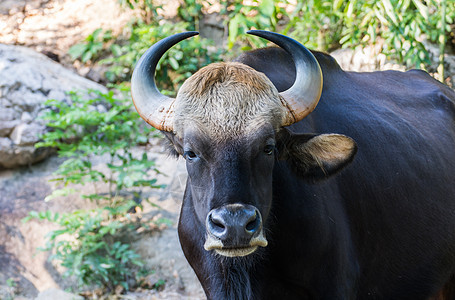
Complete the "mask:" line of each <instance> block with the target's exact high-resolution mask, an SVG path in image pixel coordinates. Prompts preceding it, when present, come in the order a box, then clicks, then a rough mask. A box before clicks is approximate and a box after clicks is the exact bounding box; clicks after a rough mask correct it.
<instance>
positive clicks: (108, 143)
mask: <svg viewBox="0 0 455 300" xmlns="http://www.w3.org/2000/svg"><path fill="white" fill-rule="evenodd" d="M69 96H70V98H71V103H66V102H61V101H56V100H48V101H47V102H46V105H48V106H50V107H51V109H50V110H49V111H48V112H47V113H46V114H45V115H44V116H43V119H45V120H46V121H47V122H48V127H50V128H52V130H51V131H49V132H47V133H45V134H44V135H43V136H42V138H43V142H40V143H38V144H37V145H36V146H37V147H55V148H57V150H58V154H59V156H61V157H66V158H68V159H67V160H66V161H65V162H64V163H63V164H62V165H60V166H59V168H58V170H57V172H56V177H55V178H54V179H53V181H54V182H57V183H60V184H62V185H63V189H60V190H56V191H55V192H54V193H53V194H52V195H51V196H49V197H48V198H47V199H48V200H49V199H51V198H53V197H55V196H62V195H66V194H68V193H71V192H72V191H73V190H72V189H70V188H68V185H69V184H72V185H74V184H87V183H90V184H93V185H94V190H95V193H94V194H89V195H84V196H85V197H87V198H90V199H111V198H112V197H114V196H115V195H117V194H119V193H120V191H122V190H126V189H130V188H136V187H144V186H148V187H158V186H156V185H155V183H156V180H155V179H147V178H149V177H150V175H149V174H148V173H149V171H150V170H154V171H155V172H156V170H155V168H154V165H155V163H154V161H153V160H151V159H148V157H147V155H146V154H145V153H144V154H142V155H141V156H140V157H135V156H134V155H133V153H132V147H134V146H135V145H139V144H144V143H146V142H147V138H148V135H149V134H150V132H151V131H152V130H153V129H151V128H150V127H144V126H143V122H142V121H141V120H140V118H139V116H138V115H137V113H136V112H135V111H133V109H132V102H131V100H129V99H117V98H115V97H114V92H113V91H110V92H108V93H106V94H104V93H101V92H99V91H91V92H90V94H89V95H86V96H85V97H83V96H81V95H80V94H78V93H75V92H71V93H70V94H69ZM102 155H108V156H109V163H108V164H107V168H108V172H105V171H102V170H100V169H97V168H95V166H93V163H92V159H93V157H95V156H102ZM97 183H105V184H107V185H108V187H109V193H108V194H107V195H100V194H99V193H98V192H97Z"/></svg>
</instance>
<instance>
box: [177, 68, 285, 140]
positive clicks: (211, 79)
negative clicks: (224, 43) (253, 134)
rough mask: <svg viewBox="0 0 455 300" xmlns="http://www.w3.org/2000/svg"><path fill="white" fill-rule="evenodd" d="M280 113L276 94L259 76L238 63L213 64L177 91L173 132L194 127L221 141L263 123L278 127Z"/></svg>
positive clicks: (261, 75)
mask: <svg viewBox="0 0 455 300" xmlns="http://www.w3.org/2000/svg"><path fill="white" fill-rule="evenodd" d="M283 114H284V109H283V106H282V104H281V101H280V96H279V94H278V91H277V90H276V88H275V86H274V85H273V84H272V82H271V81H270V80H269V79H268V78H267V77H266V76H265V75H264V74H263V73H260V72H257V71H256V70H254V69H253V68H251V67H249V66H246V65H244V64H241V63H233V62H231V63H215V64H211V65H208V66H206V67H204V68H202V69H200V70H199V71H198V72H196V73H195V74H194V75H193V76H191V77H190V78H189V79H188V80H187V81H185V83H184V84H183V85H182V87H181V88H180V91H179V93H178V95H177V101H176V104H175V118H174V131H175V132H176V133H177V134H181V133H183V130H184V128H185V126H192V124H198V125H197V126H203V127H204V128H203V129H204V131H206V132H207V133H209V134H210V135H213V138H217V139H225V138H229V137H233V136H236V135H241V134H246V133H247V132H245V131H248V130H255V129H257V128H258V126H261V125H263V124H266V123H269V124H271V125H272V126H273V127H274V128H278V127H280V126H281V124H282V123H281V122H282V119H283Z"/></svg>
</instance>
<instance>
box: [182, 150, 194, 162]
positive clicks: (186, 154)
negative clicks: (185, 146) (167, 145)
mask: <svg viewBox="0 0 455 300" xmlns="http://www.w3.org/2000/svg"><path fill="white" fill-rule="evenodd" d="M183 157H184V158H185V159H186V160H190V161H191V160H194V159H196V158H197V155H196V153H194V152H193V151H185V152H184V153H183Z"/></svg>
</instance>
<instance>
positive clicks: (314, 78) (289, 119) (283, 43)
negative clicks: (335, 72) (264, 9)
mask: <svg viewBox="0 0 455 300" xmlns="http://www.w3.org/2000/svg"><path fill="white" fill-rule="evenodd" d="M247 33H249V34H252V35H256V36H259V37H262V38H264V39H266V40H269V41H271V42H273V43H275V44H277V45H278V46H280V47H281V48H283V49H284V50H286V52H287V53H289V54H290V55H291V57H292V59H293V60H294V64H295V70H296V76H295V82H294V84H293V85H292V86H291V87H290V88H289V89H288V90H286V91H284V92H281V93H280V95H281V97H282V99H283V100H284V102H285V103H283V104H284V105H285V106H286V107H287V109H288V112H287V114H286V117H285V119H284V120H283V126H289V125H291V124H293V123H295V122H298V121H300V120H302V119H303V118H305V117H306V116H307V115H308V114H309V113H310V112H312V111H313V110H314V108H315V107H316V105H317V104H318V101H319V98H320V97H321V93H322V72H321V67H320V66H319V63H318V61H317V60H316V58H315V57H314V56H313V54H312V53H311V52H310V51H309V50H308V49H307V48H305V47H304V46H303V45H302V44H300V43H299V42H297V41H296V40H294V39H291V38H289V37H287V36H284V35H282V34H278V33H274V32H269V31H263V30H250V31H247Z"/></svg>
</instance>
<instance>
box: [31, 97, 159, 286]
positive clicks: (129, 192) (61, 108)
mask: <svg viewBox="0 0 455 300" xmlns="http://www.w3.org/2000/svg"><path fill="white" fill-rule="evenodd" d="M69 95H70V99H71V102H70V103H67V102H63V101H56V100H49V101H47V102H46V104H47V105H48V106H50V109H49V111H48V112H47V113H46V114H45V115H44V116H43V118H44V119H45V120H47V121H48V126H49V127H50V128H51V130H50V131H49V132H47V133H45V134H44V135H43V136H42V138H43V142H41V143H39V144H38V145H37V147H55V148H57V151H58V154H59V156H61V157H65V158H66V159H67V160H66V161H65V162H64V163H63V164H61V165H60V166H59V168H58V170H57V171H56V172H55V178H54V179H53V181H54V182H56V183H57V184H58V185H59V186H60V188H59V189H57V190H55V191H54V193H53V194H52V195H50V196H48V197H47V198H46V200H51V199H52V198H53V197H56V196H66V195H68V194H70V193H73V192H75V191H76V190H77V185H86V184H92V185H93V186H94V191H95V192H94V193H89V194H84V195H82V197H85V198H88V199H91V200H95V201H97V203H98V204H99V205H101V207H103V208H98V209H94V210H78V211H75V212H69V213H62V214H59V213H52V212H50V211H46V212H39V213H38V212H30V214H29V217H27V218H26V219H25V221H26V220H29V219H31V218H37V219H39V220H47V221H50V222H53V223H55V224H56V225H58V226H59V229H58V230H55V231H52V232H50V233H49V235H48V243H47V245H46V247H45V248H44V250H52V251H53V253H54V254H53V255H52V256H51V259H55V260H58V261H59V262H60V263H61V265H62V266H63V267H65V268H66V272H65V274H64V275H71V276H75V277H76V278H77V280H78V282H79V284H80V285H89V286H92V285H98V286H101V287H104V288H107V289H109V290H113V289H114V288H115V287H116V286H118V285H120V286H122V287H124V288H125V289H128V288H130V283H131V281H132V280H133V281H134V280H137V278H138V276H139V275H140V272H139V271H140V269H141V267H142V265H143V264H142V262H141V261H140V257H139V255H138V254H137V253H135V252H134V251H133V250H132V249H131V248H130V247H129V245H128V243H127V242H125V241H123V240H122V238H123V236H124V235H125V234H127V233H131V232H132V230H136V229H138V228H139V227H143V228H145V227H147V225H146V224H144V223H141V222H137V221H136V220H133V219H134V218H132V216H131V214H130V213H129V212H130V211H132V210H134V208H135V207H137V206H140V203H141V197H140V196H141V190H140V188H143V187H149V188H159V187H160V186H158V185H156V179H154V178H153V177H154V175H155V174H157V172H158V170H156V168H155V163H154V161H153V160H150V159H149V158H148V157H147V155H146V154H145V153H144V154H142V155H140V156H139V157H136V156H135V155H134V154H133V151H132V150H133V147H134V146H136V145H139V144H144V143H146V142H147V139H148V135H149V134H150V133H151V132H152V131H153V130H152V129H150V127H144V126H143V122H142V121H141V120H140V118H139V115H138V114H137V113H136V112H135V111H133V109H132V103H131V101H130V100H129V99H127V98H126V97H125V98H116V97H114V92H113V91H110V92H108V93H101V92H99V91H91V92H90V93H89V94H88V95H81V94H79V93H76V92H72V93H70V94H69ZM100 156H104V157H107V158H108V161H109V162H108V163H107V164H106V165H105V166H104V167H103V168H96V167H95V166H94V165H93V164H92V160H93V158H94V157H100ZM100 184H102V185H103V187H104V188H106V187H107V190H108V191H107V192H105V193H102V192H101V191H100V190H99V185H100Z"/></svg>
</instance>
